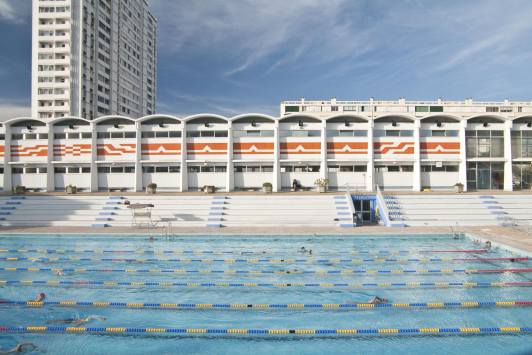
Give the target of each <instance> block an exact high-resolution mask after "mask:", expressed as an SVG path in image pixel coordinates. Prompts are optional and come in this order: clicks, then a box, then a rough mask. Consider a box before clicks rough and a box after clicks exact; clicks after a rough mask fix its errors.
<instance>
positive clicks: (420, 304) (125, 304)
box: [0, 301, 532, 309]
mask: <svg viewBox="0 0 532 355" xmlns="http://www.w3.org/2000/svg"><path fill="white" fill-rule="evenodd" d="M1 304H4V305H12V306H14V305H18V306H20V305H22V306H34V307H42V306H99V307H133V308H139V307H140V308H152V307H160V308H328V309H329V308H331V309H332V308H394V307H401V308H405V307H427V308H431V307H437V308H441V307H493V306H532V302H531V301H510V302H500V301H499V302H416V303H378V304H367V303H358V304H319V303H318V304H223V303H220V304H214V303H212V304H210V303H207V304H205V303H133V302H67V301H61V302H54V301H44V302H31V301H0V305H1Z"/></svg>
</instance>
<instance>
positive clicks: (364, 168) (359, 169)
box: [355, 165, 368, 173]
mask: <svg viewBox="0 0 532 355" xmlns="http://www.w3.org/2000/svg"><path fill="white" fill-rule="evenodd" d="M367 171H368V166H367V165H355V173H365V172H367Z"/></svg>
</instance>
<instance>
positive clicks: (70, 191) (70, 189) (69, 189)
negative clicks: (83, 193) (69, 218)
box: [66, 186, 78, 194]
mask: <svg viewBox="0 0 532 355" xmlns="http://www.w3.org/2000/svg"><path fill="white" fill-rule="evenodd" d="M66 192H67V194H75V193H76V192H78V189H77V188H76V186H67V187H66Z"/></svg>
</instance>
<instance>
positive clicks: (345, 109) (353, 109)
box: [344, 106, 357, 112]
mask: <svg viewBox="0 0 532 355" xmlns="http://www.w3.org/2000/svg"><path fill="white" fill-rule="evenodd" d="M356 110H357V107H356V106H344V112H345V111H356Z"/></svg>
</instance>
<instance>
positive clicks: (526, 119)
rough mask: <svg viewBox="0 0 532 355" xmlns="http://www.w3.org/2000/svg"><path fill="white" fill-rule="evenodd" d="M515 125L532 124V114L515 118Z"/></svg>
mask: <svg viewBox="0 0 532 355" xmlns="http://www.w3.org/2000/svg"><path fill="white" fill-rule="evenodd" d="M513 122H514V123H532V114H530V115H524V116H520V117H517V118H514V120H513Z"/></svg>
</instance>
